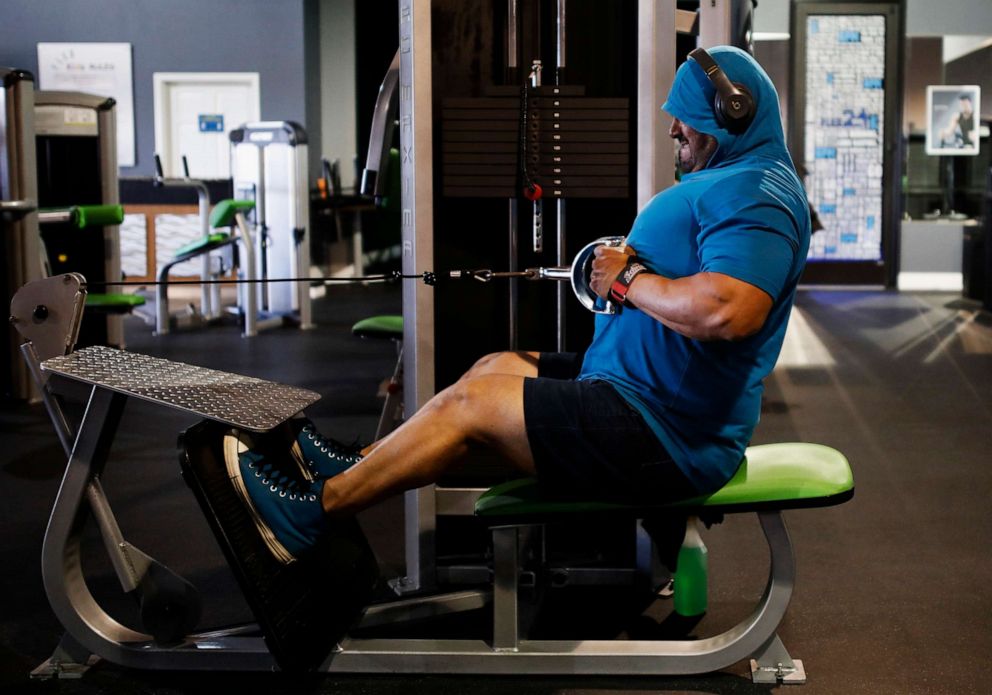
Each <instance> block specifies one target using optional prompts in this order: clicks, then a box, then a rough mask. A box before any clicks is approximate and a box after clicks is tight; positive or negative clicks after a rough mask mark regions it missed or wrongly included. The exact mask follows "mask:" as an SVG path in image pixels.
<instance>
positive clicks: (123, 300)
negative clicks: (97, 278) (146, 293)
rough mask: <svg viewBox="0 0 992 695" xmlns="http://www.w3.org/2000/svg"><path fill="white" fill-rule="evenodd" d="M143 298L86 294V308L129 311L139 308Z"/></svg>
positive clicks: (131, 295) (124, 295)
mask: <svg viewBox="0 0 992 695" xmlns="http://www.w3.org/2000/svg"><path fill="white" fill-rule="evenodd" d="M144 303H145V298H144V297H142V296H141V295H137V294H87V295H86V306H88V307H91V308H94V309H118V310H120V311H130V310H131V309H132V308H133V307H136V306H141V305H142V304H144Z"/></svg>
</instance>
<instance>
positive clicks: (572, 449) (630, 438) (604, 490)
mask: <svg viewBox="0 0 992 695" xmlns="http://www.w3.org/2000/svg"><path fill="white" fill-rule="evenodd" d="M581 365H582V357H581V355H577V354H573V353H541V356H540V359H539V361H538V373H537V377H536V378H527V379H524V423H525V425H526V427H527V439H528V441H529V442H530V449H531V453H532V454H533V456H534V464H535V467H536V468H537V479H538V483H539V485H540V486H541V492H542V495H544V496H547V497H551V498H573V499H574V498H582V499H596V500H604V501H616V502H625V503H629V504H639V503H640V504H651V503H654V504H658V503H661V502H665V501H668V500H675V499H684V498H687V497H693V496H695V495H697V494H699V493H698V492H697V491H696V489H695V487H693V485H692V483H690V482H689V480H688V479H687V478H686V477H685V474H683V473H682V470H681V469H680V468H679V467H678V465H677V464H676V463H675V461H674V460H673V459H672V457H671V455H669V453H668V452H667V451H665V447H664V446H662V444H661V442H659V441H658V438H657V437H656V436H655V434H654V432H652V430H651V428H650V427H649V426H648V424H647V423H646V422H645V421H644V418H643V417H642V416H641V414H640V413H639V412H638V411H637V410H635V409H634V408H633V407H632V406H631V405H630V404H629V403H627V401H626V400H624V399H623V397H622V396H620V394H619V393H617V391H616V389H614V388H613V386H612V385H611V384H609V383H608V382H606V381H601V380H598V379H594V380H588V381H575V377H576V376H578V373H579V368H580V367H581Z"/></svg>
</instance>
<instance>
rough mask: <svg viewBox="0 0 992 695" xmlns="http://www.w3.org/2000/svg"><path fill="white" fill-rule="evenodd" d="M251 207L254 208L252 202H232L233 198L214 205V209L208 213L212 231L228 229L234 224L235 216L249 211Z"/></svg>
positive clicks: (253, 202)
mask: <svg viewBox="0 0 992 695" xmlns="http://www.w3.org/2000/svg"><path fill="white" fill-rule="evenodd" d="M253 207H255V201H253V200H234V199H233V198H228V199H227V200H222V201H220V202H219V203H217V204H216V205H214V209H213V210H211V211H210V226H211V227H213V228H214V229H216V228H217V227H230V226H231V225H232V224H234V216H235V215H237V214H238V213H239V212H243V211H245V210H251V209H252V208H253Z"/></svg>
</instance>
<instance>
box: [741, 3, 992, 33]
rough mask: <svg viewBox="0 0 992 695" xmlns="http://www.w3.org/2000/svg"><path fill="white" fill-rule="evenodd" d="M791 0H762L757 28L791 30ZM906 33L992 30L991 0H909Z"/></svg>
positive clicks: (760, 29)
mask: <svg viewBox="0 0 992 695" xmlns="http://www.w3.org/2000/svg"><path fill="white" fill-rule="evenodd" d="M789 2H790V0H760V1H759V2H758V8H757V9H756V10H755V12H754V30H755V31H756V32H788V31H789ZM906 34H907V35H908V36H941V35H943V34H992V2H989V0H942V1H936V0H906Z"/></svg>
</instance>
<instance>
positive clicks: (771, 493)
mask: <svg viewBox="0 0 992 695" xmlns="http://www.w3.org/2000/svg"><path fill="white" fill-rule="evenodd" d="M853 493H854V478H853V476H852V475H851V466H850V465H849V464H848V462H847V459H846V458H845V457H844V455H843V454H841V453H840V452H839V451H837V450H835V449H831V448H830V447H827V446H822V445H820V444H805V443H795V444H792V443H783V444H762V445H758V446H752V447H749V448H748V450H747V451H746V452H745V459H744V461H743V462H742V463H741V466H740V468H739V469H738V470H737V473H736V474H734V477H733V478H731V479H730V482H728V483H727V484H726V485H724V486H723V487H722V488H720V489H719V490H717V491H716V492H714V493H712V494H710V495H704V496H701V497H694V498H691V499H687V500H679V501H677V502H671V503H668V504H663V505H658V506H652V507H633V506H627V505H622V504H614V503H608V502H597V501H588V500H586V501H574V502H573V501H557V500H556V501H547V500H543V499H541V498H540V496H539V493H538V487H537V481H536V480H535V479H534V478H523V479H519V480H511V481H509V482H507V483H503V484H501V485H497V486H495V487H493V488H490V489H489V490H487V491H486V492H485V493H483V494H482V496H481V497H480V498H479V500H478V501H477V502H476V505H475V513H476V514H477V515H479V516H484V517H516V516H535V515H540V516H543V515H554V514H569V513H571V514H576V513H589V512H624V511H626V512H630V513H631V514H636V515H638V516H640V515H642V514H644V513H650V512H651V511H652V510H654V511H659V512H660V511H671V510H676V509H697V508H706V509H712V510H713V511H721V512H734V511H751V510H758V509H773V508H777V509H788V508H795V507H820V506H829V505H831V504H838V503H840V502H843V501H846V500H847V499H850V497H851V495H853Z"/></svg>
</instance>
